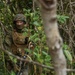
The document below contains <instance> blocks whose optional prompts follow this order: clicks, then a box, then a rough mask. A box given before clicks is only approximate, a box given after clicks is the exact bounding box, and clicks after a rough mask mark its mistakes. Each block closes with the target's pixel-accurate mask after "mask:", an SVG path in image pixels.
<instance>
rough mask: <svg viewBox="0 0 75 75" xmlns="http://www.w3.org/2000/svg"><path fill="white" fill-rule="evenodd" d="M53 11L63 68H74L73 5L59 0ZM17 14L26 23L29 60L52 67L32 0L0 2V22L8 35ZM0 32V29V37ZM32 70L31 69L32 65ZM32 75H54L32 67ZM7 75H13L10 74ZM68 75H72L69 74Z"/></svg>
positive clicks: (2, 69) (2, 73) (0, 72)
mask: <svg viewBox="0 0 75 75" xmlns="http://www.w3.org/2000/svg"><path fill="white" fill-rule="evenodd" d="M57 5H58V9H57V20H58V26H59V31H60V34H61V36H62V38H63V52H64V54H65V57H66V59H67V64H68V65H67V67H68V68H70V69H74V68H75V42H74V41H75V34H74V31H75V1H74V0H59V1H58V4H57ZM17 13H23V14H24V15H25V16H26V19H27V24H28V26H27V29H28V30H29V34H30V39H31V40H32V41H33V42H34V43H35V48H34V50H32V51H31V50H30V51H29V52H30V53H31V54H32V59H33V60H34V61H37V62H39V63H41V64H45V65H47V66H52V60H51V57H50V55H49V51H48V47H47V45H46V37H45V33H44V28H43V24H42V20H41V16H40V11H39V8H38V7H37V6H35V4H34V1H32V0H0V21H1V22H2V23H3V24H4V26H5V27H6V28H7V29H8V30H10V31H11V29H12V25H13V17H14V15H16V14H17ZM1 33H2V31H1V28H0V36H2V35H1ZM0 38H1V37H0ZM34 66H35V65H34ZM31 74H32V75H53V74H54V72H53V71H51V70H48V69H45V68H41V67H38V66H35V67H34V68H32V71H31ZM0 75H9V74H7V70H6V66H5V59H4V53H3V52H2V51H0ZM11 75H15V74H14V72H13V71H12V72H11ZM68 75H74V73H73V72H70V73H69V74H68Z"/></svg>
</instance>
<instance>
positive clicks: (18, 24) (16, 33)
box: [4, 14, 29, 75]
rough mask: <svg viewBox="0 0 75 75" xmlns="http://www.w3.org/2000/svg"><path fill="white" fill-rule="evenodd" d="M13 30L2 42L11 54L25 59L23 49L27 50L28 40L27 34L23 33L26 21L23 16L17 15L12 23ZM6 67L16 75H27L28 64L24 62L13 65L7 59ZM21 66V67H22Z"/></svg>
mask: <svg viewBox="0 0 75 75" xmlns="http://www.w3.org/2000/svg"><path fill="white" fill-rule="evenodd" d="M13 23H14V25H13V30H12V32H11V35H7V36H6V37H5V41H4V47H5V49H7V50H9V51H11V52H12V53H13V54H15V55H18V56H20V57H23V58H26V56H25V54H26V53H25V48H28V45H29V40H28V37H29V36H28V33H27V31H25V29H24V28H25V25H26V19H25V17H24V15H23V14H17V15H16V16H15V18H14V21H13ZM5 59H6V66H7V68H8V70H14V71H16V72H17V73H18V74H17V75H28V63H26V62H20V61H19V60H18V62H17V63H16V65H15V64H13V62H12V61H11V60H10V59H9V58H8V56H7V57H5ZM22 66H23V67H22Z"/></svg>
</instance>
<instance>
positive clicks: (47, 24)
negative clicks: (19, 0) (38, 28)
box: [36, 0, 67, 75]
mask: <svg viewBox="0 0 75 75" xmlns="http://www.w3.org/2000/svg"><path fill="white" fill-rule="evenodd" d="M36 1H37V3H38V6H39V7H40V12H41V16H42V19H43V25H44V31H45V34H46V38H47V45H48V47H49V51H50V55H51V57H52V60H53V65H54V70H55V75H67V72H66V59H65V56H64V54H63V50H62V44H63V41H62V38H61V36H60V34H59V30H58V25H57V14H56V10H57V1H56V0H36Z"/></svg>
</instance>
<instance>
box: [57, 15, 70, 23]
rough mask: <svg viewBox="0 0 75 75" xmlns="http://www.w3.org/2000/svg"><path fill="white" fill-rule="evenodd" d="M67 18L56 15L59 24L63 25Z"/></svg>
mask: <svg viewBox="0 0 75 75" xmlns="http://www.w3.org/2000/svg"><path fill="white" fill-rule="evenodd" d="M68 18H69V17H68V16H65V15H57V19H58V21H59V22H60V23H64V22H66V19H68Z"/></svg>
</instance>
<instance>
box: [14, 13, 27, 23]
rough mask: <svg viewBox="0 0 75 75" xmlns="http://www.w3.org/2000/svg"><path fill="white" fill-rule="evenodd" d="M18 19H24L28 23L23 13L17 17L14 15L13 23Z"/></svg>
mask: <svg viewBox="0 0 75 75" xmlns="http://www.w3.org/2000/svg"><path fill="white" fill-rule="evenodd" d="M17 20H21V21H24V23H26V18H25V16H24V15H23V14H17V15H16V16H15V17H14V20H13V23H14V24H15V22H16V21H17Z"/></svg>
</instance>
